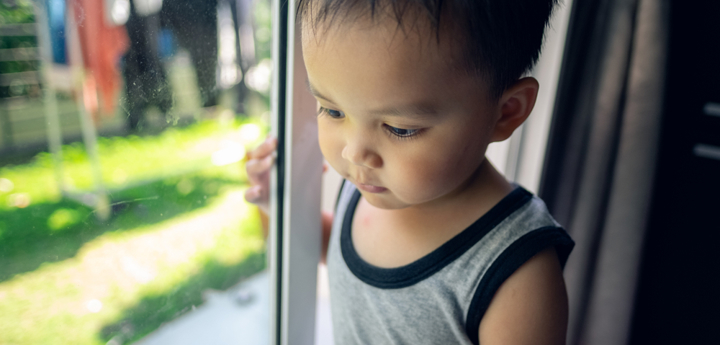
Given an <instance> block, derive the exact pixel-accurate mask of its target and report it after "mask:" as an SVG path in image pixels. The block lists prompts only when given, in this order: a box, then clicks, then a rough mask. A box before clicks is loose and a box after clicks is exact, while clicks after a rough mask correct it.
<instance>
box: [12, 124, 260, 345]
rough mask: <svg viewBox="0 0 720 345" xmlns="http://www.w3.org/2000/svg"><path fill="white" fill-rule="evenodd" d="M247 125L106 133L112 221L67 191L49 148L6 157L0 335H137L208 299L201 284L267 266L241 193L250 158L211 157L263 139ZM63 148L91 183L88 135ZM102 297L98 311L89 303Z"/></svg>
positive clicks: (23, 338)
mask: <svg viewBox="0 0 720 345" xmlns="http://www.w3.org/2000/svg"><path fill="white" fill-rule="evenodd" d="M243 125H244V123H242V122H233V123H229V124H228V123H226V124H220V123H219V122H217V121H208V122H204V123H198V124H195V125H192V126H188V127H186V128H171V129H169V130H166V131H164V132H163V133H160V134H159V135H157V136H145V137H128V138H123V137H116V138H104V139H101V140H100V141H99V147H98V151H99V154H100V157H101V159H100V160H101V165H102V172H103V180H104V183H105V184H106V186H108V188H109V190H110V197H111V201H112V204H113V206H112V211H113V212H112V217H111V218H110V219H109V220H107V221H99V220H98V219H97V217H95V214H94V211H93V210H92V209H91V208H89V207H87V206H85V205H82V204H79V203H77V202H74V201H71V200H68V199H65V198H62V197H61V194H60V193H59V191H58V189H57V186H56V183H55V179H54V172H53V165H52V159H51V157H50V156H49V155H48V154H47V153H43V154H39V155H38V156H37V157H35V159H33V160H31V162H29V163H27V164H22V165H15V166H6V167H1V168H0V179H2V180H0V190H4V191H0V261H1V262H2V265H0V344H93V345H94V344H105V343H107V342H108V341H109V340H110V339H115V340H117V341H122V342H123V343H128V342H132V341H135V340H137V339H140V338H142V337H143V336H144V335H146V334H148V333H149V332H151V331H153V330H154V329H156V328H157V327H159V326H160V325H161V324H162V323H164V322H168V321H170V320H172V319H173V318H175V317H177V316H178V315H181V314H182V313H184V312H187V311H188V310H190V309H191V308H192V307H193V306H196V305H199V304H201V303H202V298H201V293H202V291H203V290H205V289H225V288H227V287H229V286H230V285H232V284H234V283H236V282H237V281H238V280H239V279H241V278H242V277H246V276H248V275H250V274H253V273H255V272H258V271H259V270H261V269H262V268H263V267H264V262H265V260H264V244H263V239H262V234H261V230H260V223H259V219H258V218H257V215H256V213H255V212H252V209H251V208H250V207H249V205H247V204H246V203H245V202H244V200H243V198H242V193H243V189H244V188H245V176H244V172H243V170H244V169H243V166H242V164H241V163H237V162H236V163H231V164H227V165H217V164H213V160H212V158H211V157H213V155H216V156H217V154H218V152H220V153H223V152H225V153H228V152H230V153H232V152H236V151H237V150H238V147H242V146H245V147H249V146H253V145H255V144H256V142H257V140H258V139H260V138H256V139H254V140H249V139H247V136H244V135H243V134H242V133H243V131H245V132H247V131H248V129H252V128H250V127H247V126H245V127H243ZM255 129H257V128H255ZM260 131H261V132H264V130H263V129H262V128H261V129H260ZM243 138H244V139H243ZM228 148H234V150H235V151H232V150H228ZM240 150H242V149H240ZM63 152H64V160H63V166H64V173H65V178H66V181H68V184H71V185H72V186H73V188H76V189H79V190H83V189H85V190H87V189H89V188H91V186H92V179H91V175H90V173H89V172H90V165H89V162H88V159H87V155H86V154H85V152H84V149H83V147H82V145H79V144H72V145H67V146H66V147H64V149H63ZM221 156H222V155H221ZM221 158H222V157H221ZM215 163H218V161H216V162H215ZM3 184H4V185H3ZM10 187H12V188H10ZM95 300H97V301H99V302H100V303H101V305H102V308H101V309H100V310H98V311H97V312H93V311H92V310H91V309H92V308H89V307H88V305H89V304H88V303H90V304H92V303H95V302H91V301H95ZM96 304H97V303H96Z"/></svg>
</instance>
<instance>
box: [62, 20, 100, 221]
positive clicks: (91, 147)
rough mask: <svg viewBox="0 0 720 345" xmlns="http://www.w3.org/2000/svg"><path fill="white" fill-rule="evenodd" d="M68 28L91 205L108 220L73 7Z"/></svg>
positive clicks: (97, 213) (96, 213) (95, 136)
mask: <svg viewBox="0 0 720 345" xmlns="http://www.w3.org/2000/svg"><path fill="white" fill-rule="evenodd" d="M68 27H71V30H72V34H71V36H72V37H71V39H72V41H74V43H75V44H72V45H71V47H72V48H71V54H72V57H73V59H74V60H75V61H73V64H75V65H76V67H75V68H76V71H77V73H74V74H75V75H76V77H77V78H78V79H77V80H79V82H77V81H76V84H77V85H79V87H78V90H77V97H78V115H79V116H80V125H81V128H82V135H83V142H84V143H85V150H86V151H87V154H88V159H89V160H90V168H91V169H92V176H93V191H94V192H93V200H91V203H92V205H93V207H94V208H95V215H96V216H97V218H98V219H99V220H107V219H108V218H110V206H109V204H110V202H109V199H108V196H107V192H106V190H105V186H104V184H103V182H102V170H101V169H100V156H99V155H98V152H97V134H96V132H95V124H94V123H93V120H92V118H91V117H90V114H88V112H87V109H85V99H84V95H83V85H82V83H83V81H84V67H83V59H82V51H80V44H81V43H80V35H79V34H78V27H77V25H76V23H75V12H74V11H73V6H69V7H68Z"/></svg>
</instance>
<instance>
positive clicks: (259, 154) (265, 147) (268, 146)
mask: <svg viewBox="0 0 720 345" xmlns="http://www.w3.org/2000/svg"><path fill="white" fill-rule="evenodd" d="M276 148H277V138H275V137H272V136H268V137H267V139H265V141H263V143H262V144H260V146H258V147H257V148H255V149H254V150H252V151H250V153H249V154H248V156H249V157H248V158H249V159H260V158H265V157H266V156H268V155H271V154H272V153H273V152H275V149H276Z"/></svg>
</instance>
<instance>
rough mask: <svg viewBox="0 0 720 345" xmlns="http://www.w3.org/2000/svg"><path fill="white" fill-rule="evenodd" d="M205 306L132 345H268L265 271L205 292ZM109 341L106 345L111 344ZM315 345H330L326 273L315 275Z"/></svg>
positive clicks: (331, 344) (267, 304) (267, 295)
mask: <svg viewBox="0 0 720 345" xmlns="http://www.w3.org/2000/svg"><path fill="white" fill-rule="evenodd" d="M203 297H204V299H205V303H203V304H202V305H201V306H200V307H198V308H196V309H195V310H193V311H191V312H189V313H187V314H185V315H183V316H181V317H179V318H178V319H175V320H173V321H172V322H169V323H166V324H164V325H163V326H161V327H160V328H159V329H158V330H156V331H155V332H153V333H151V334H149V335H148V336H146V337H145V338H143V339H141V340H140V341H138V342H137V343H135V344H136V345H266V344H269V343H270V330H269V328H270V288H269V275H268V272H267V271H263V272H261V273H258V274H256V275H255V276H253V277H250V278H248V279H247V280H245V281H242V282H240V283H239V284H237V285H235V286H233V287H231V288H230V289H228V290H227V291H210V290H209V291H207V292H205V293H204V295H203ZM111 342H112V340H111V341H110V342H109V343H108V345H113V344H111ZM315 345H333V340H332V326H331V320H330V301H329V295H328V292H327V270H326V269H325V268H324V267H321V268H320V269H319V271H318V305H317V315H316V323H315Z"/></svg>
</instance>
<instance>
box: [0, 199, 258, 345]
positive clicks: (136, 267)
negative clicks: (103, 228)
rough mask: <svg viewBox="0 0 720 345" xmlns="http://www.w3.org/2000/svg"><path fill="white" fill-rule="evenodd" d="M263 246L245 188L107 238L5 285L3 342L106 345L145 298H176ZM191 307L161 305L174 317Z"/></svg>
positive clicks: (0, 297) (0, 314)
mask: <svg viewBox="0 0 720 345" xmlns="http://www.w3.org/2000/svg"><path fill="white" fill-rule="evenodd" d="M263 248H264V245H263V239H262V234H261V231H260V226H259V220H258V219H257V217H256V216H255V213H254V212H250V208H249V206H248V205H247V204H246V203H245V202H244V201H243V199H242V190H240V189H234V190H230V191H228V192H226V193H225V194H224V195H222V196H221V197H219V198H218V200H217V201H216V202H214V203H212V204H211V205H210V206H208V207H206V208H204V209H200V210H197V211H194V212H191V213H187V214H184V215H182V216H180V217H176V218H173V219H171V220H168V221H165V222H162V223H158V224H155V225H152V226H148V227H145V228H140V229H137V231H132V232H111V233H106V234H103V235H101V236H99V237H97V238H96V239H94V240H92V241H90V242H88V243H86V244H85V245H84V246H83V247H82V248H81V249H80V250H79V252H78V254H77V255H76V256H75V257H74V258H72V259H68V260H64V261H61V262H58V263H51V264H45V265H42V266H41V267H40V268H39V269H37V270H35V271H32V272H28V273H24V274H20V275H17V276H15V277H14V278H13V279H11V280H9V281H6V282H3V283H1V284H0V343H2V344H104V343H105V342H106V341H107V339H105V340H102V339H99V337H101V336H100V335H99V334H100V332H101V330H102V328H103V327H104V326H105V325H108V324H112V323H114V322H116V321H118V320H120V319H121V318H123V317H124V314H123V311H124V310H125V309H128V308H132V307H134V306H135V305H136V304H138V302H139V301H140V300H142V299H143V298H146V297H148V296H162V295H167V294H172V292H173V289H175V288H176V287H177V286H178V285H181V284H183V283H185V282H186V281H187V280H188V277H193V276H196V275H197V274H198V273H200V272H201V271H202V270H203V268H204V266H205V265H207V264H208V263H219V264H222V265H225V266H233V265H238V264H240V263H242V262H243V260H245V259H246V258H248V257H249V256H251V255H257V254H258V253H261V252H262V251H263V250H264V249H263ZM215 288H217V287H215ZM197 297H198V296H194V298H190V299H188V300H189V301H194V302H197ZM188 307H191V305H190V306H185V305H176V304H168V305H165V306H163V308H165V309H166V310H165V311H171V312H172V313H171V316H175V315H176V314H178V313H181V312H183V311H186V310H187V309H188ZM154 312H156V313H162V312H163V310H156V311H154ZM166 321H167V320H166ZM155 326H157V325H155ZM142 331H143V330H138V329H132V330H127V329H125V330H123V329H120V330H118V332H124V333H132V334H130V335H127V337H128V338H137V336H138V335H139V334H137V333H142ZM145 331H148V330H145ZM58 337H60V338H58Z"/></svg>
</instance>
